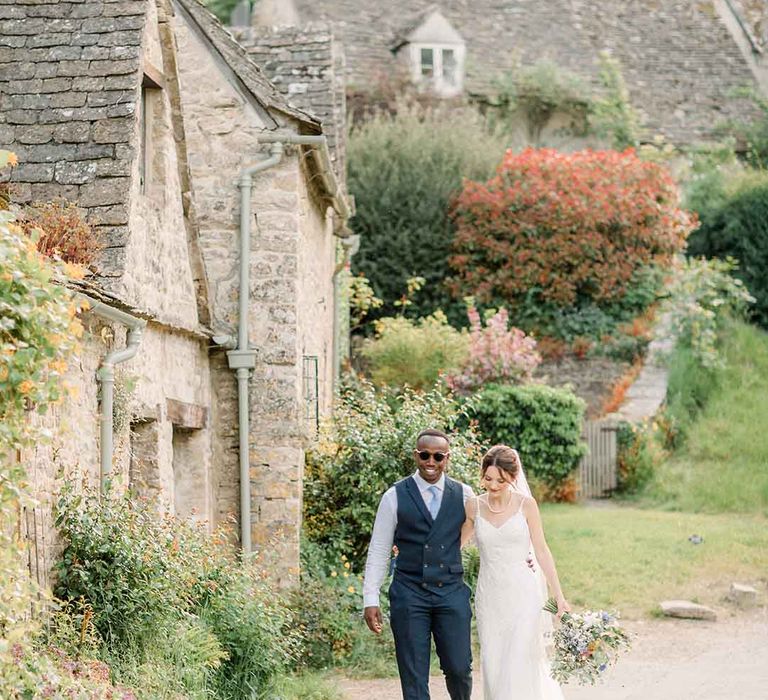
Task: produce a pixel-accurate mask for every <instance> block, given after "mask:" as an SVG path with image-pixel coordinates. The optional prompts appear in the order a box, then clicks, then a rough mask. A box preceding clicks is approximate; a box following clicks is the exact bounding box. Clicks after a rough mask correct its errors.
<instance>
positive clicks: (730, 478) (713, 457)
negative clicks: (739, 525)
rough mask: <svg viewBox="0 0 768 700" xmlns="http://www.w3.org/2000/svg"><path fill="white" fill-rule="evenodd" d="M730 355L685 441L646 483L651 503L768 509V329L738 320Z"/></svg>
mask: <svg viewBox="0 0 768 700" xmlns="http://www.w3.org/2000/svg"><path fill="white" fill-rule="evenodd" d="M725 356H726V361H727V367H726V369H724V370H721V371H719V372H717V375H716V379H715V386H714V387H713V389H712V390H711V391H709V392H708V397H707V403H706V405H705V406H704V408H703V409H702V410H701V412H700V413H699V414H698V416H696V417H695V418H694V420H693V421H692V423H691V424H690V426H689V427H688V429H687V436H686V440H685V443H684V444H683V446H682V447H681V448H680V449H679V450H677V451H676V452H675V453H674V454H673V455H672V456H671V458H670V459H668V460H666V461H665V463H664V464H663V465H661V467H660V468H659V469H658V471H657V474H656V478H655V479H654V481H653V483H652V484H651V485H650V487H649V488H648V490H647V494H646V497H645V498H644V499H643V502H644V503H645V504H647V505H648V506H650V507H654V508H662V509H667V510H681V511H688V512H701V513H722V512H741V513H762V514H763V515H766V516H768V333H765V332H764V331H762V330H759V329H758V328H756V327H754V326H748V325H746V324H744V323H738V324H733V326H732V329H731V331H730V332H729V334H728V336H727V340H726V343H725ZM689 383H691V384H693V383H694V380H692V379H691V380H689Z"/></svg>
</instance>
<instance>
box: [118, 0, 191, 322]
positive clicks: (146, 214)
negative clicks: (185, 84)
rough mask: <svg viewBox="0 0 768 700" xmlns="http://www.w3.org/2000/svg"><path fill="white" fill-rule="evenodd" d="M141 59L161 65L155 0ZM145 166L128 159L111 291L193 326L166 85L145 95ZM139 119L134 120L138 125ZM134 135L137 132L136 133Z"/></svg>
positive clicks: (156, 314)
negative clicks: (120, 255)
mask: <svg viewBox="0 0 768 700" xmlns="http://www.w3.org/2000/svg"><path fill="white" fill-rule="evenodd" d="M147 7H148V10H147V23H146V26H145V30H144V41H143V57H144V61H145V62H146V63H148V64H149V65H151V66H153V67H154V68H155V69H157V70H160V71H162V70H163V50H162V48H161V40H160V34H159V30H158V23H157V8H156V6H155V3H154V2H150V3H148V5H147ZM145 98H146V99H147V104H146V109H145V112H146V128H147V130H148V132H149V134H148V138H147V149H148V150H147V166H148V167H147V171H146V173H145V178H144V179H145V181H144V183H142V182H141V178H140V174H139V159H140V157H141V156H140V154H139V157H137V158H135V159H134V161H133V167H132V170H131V188H130V196H129V202H130V205H129V219H128V221H129V226H128V230H129V231H130V236H128V237H127V239H126V241H125V246H124V259H125V265H124V272H123V274H122V275H121V276H120V278H119V279H118V280H116V281H115V282H114V283H113V284H112V286H111V291H112V292H113V293H115V294H116V295H117V296H119V297H120V298H121V299H123V300H124V301H125V302H127V303H128V304H130V305H131V306H133V307H135V308H138V309H141V310H142V311H145V312H146V313H148V314H150V315H151V316H153V317H154V318H157V319H160V320H162V321H163V322H165V323H168V324H169V325H172V326H176V327H179V328H186V329H189V330H195V329H197V328H198V325H199V324H198V318H197V303H196V297H195V285H194V282H193V276H192V270H191V267H190V260H189V252H188V247H187V234H186V229H185V225H184V207H183V202H182V197H181V193H182V188H181V183H180V176H179V168H178V163H177V154H176V144H175V141H174V125H173V123H172V118H171V102H170V96H169V93H168V91H167V90H151V91H150V93H149V94H147V95H145ZM139 126H140V124H139V122H138V121H137V130H138V128H139ZM137 139H138V135H137Z"/></svg>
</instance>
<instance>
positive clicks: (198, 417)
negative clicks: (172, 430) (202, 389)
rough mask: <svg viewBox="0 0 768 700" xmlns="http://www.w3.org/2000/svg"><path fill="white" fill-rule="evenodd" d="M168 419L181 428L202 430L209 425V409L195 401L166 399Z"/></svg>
mask: <svg viewBox="0 0 768 700" xmlns="http://www.w3.org/2000/svg"><path fill="white" fill-rule="evenodd" d="M166 412H167V414H168V420H169V421H171V423H173V424H174V425H175V426H177V427H179V428H185V429H187V430H202V429H203V428H205V427H206V426H207V425H208V409H207V408H205V407H204V406H200V405H198V404H194V403H186V402H185V401H177V400H176V399H167V400H166Z"/></svg>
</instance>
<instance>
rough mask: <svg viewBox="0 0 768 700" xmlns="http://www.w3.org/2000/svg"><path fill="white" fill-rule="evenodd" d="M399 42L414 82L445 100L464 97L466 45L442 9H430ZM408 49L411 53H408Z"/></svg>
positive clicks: (396, 47)
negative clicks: (462, 95) (442, 12)
mask: <svg viewBox="0 0 768 700" xmlns="http://www.w3.org/2000/svg"><path fill="white" fill-rule="evenodd" d="M400 36H401V38H400V39H399V40H398V41H396V42H395V46H394V50H395V51H403V52H404V53H406V56H407V57H408V61H409V64H410V72H411V77H412V79H413V81H414V82H415V83H416V84H417V85H420V86H421V87H423V88H425V89H429V90H432V91H434V92H435V93H437V94H438V95H440V96H442V97H452V96H454V95H458V94H459V93H461V91H462V88H463V83H464V55H465V45H464V40H463V39H462V37H461V35H460V34H459V33H458V32H457V31H456V30H455V29H454V28H453V26H452V25H451V23H450V22H449V21H448V20H447V19H446V18H445V17H443V15H442V14H441V12H440V11H439V10H438V9H435V8H430V9H429V10H428V11H427V12H426V13H423V14H422V15H420V17H419V18H418V20H417V22H416V23H415V28H414V25H413V24H412V25H411V27H410V28H409V29H407V30H406V31H404V32H403V33H402V34H401V35H400ZM406 47H407V52H406V51H405V49H406Z"/></svg>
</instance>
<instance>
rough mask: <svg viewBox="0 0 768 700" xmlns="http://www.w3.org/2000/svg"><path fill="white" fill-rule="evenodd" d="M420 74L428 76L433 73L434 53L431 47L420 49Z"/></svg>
mask: <svg viewBox="0 0 768 700" xmlns="http://www.w3.org/2000/svg"><path fill="white" fill-rule="evenodd" d="M421 74H422V75H423V76H426V77H428V78H431V77H432V76H433V75H434V74H435V53H434V51H433V50H432V49H422V50H421Z"/></svg>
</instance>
